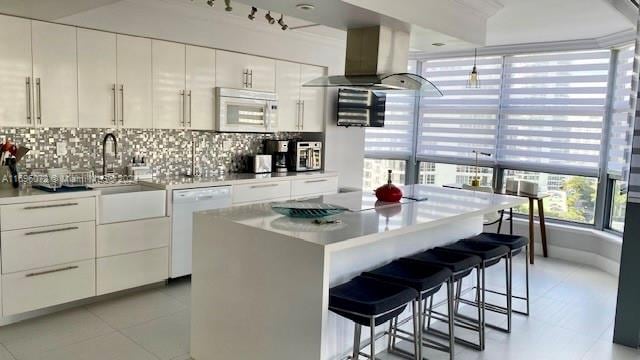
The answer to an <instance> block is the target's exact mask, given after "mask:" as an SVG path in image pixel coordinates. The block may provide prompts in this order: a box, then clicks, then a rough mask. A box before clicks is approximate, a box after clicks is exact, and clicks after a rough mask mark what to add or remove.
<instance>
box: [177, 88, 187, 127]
mask: <svg viewBox="0 0 640 360" xmlns="http://www.w3.org/2000/svg"><path fill="white" fill-rule="evenodd" d="M184 92H185V91H184V90H180V98H181V99H182V117H180V116H179V117H178V124H179V125H180V126H185V122H186V120H185V118H186V117H187V115H186V111H187V106H186V105H187V103H186V99H185V97H184Z"/></svg>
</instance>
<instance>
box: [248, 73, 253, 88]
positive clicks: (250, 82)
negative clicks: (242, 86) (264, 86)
mask: <svg viewBox="0 0 640 360" xmlns="http://www.w3.org/2000/svg"><path fill="white" fill-rule="evenodd" d="M249 87H250V88H252V89H253V70H249Z"/></svg>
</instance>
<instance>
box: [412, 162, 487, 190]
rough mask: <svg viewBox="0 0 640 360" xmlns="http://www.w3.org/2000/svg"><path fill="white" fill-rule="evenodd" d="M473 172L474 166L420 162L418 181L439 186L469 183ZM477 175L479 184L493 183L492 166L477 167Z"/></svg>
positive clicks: (473, 175) (473, 174)
mask: <svg viewBox="0 0 640 360" xmlns="http://www.w3.org/2000/svg"><path fill="white" fill-rule="evenodd" d="M475 174H476V173H475V166H461V165H455V164H443V163H432V162H421V163H420V171H419V179H418V183H419V184H430V185H441V186H442V185H454V184H457V185H462V184H467V185H470V184H471V180H473V178H474V177H475ZM478 176H480V184H481V186H491V184H492V183H493V169H492V168H487V167H480V168H478Z"/></svg>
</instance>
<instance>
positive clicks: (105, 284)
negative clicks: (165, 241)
mask: <svg viewBox="0 0 640 360" xmlns="http://www.w3.org/2000/svg"><path fill="white" fill-rule="evenodd" d="M168 264H169V248H168V247H163V248H158V249H153V250H147V251H140V252H134V253H130V254H124V255H118V256H109V257H105V258H99V259H97V260H96V293H97V294H98V295H103V294H108V293H112V292H115V291H120V290H125V289H130V288H133V287H137V286H142V285H147V284H153V283H156V282H159V281H163V280H166V279H168V278H169V265H168Z"/></svg>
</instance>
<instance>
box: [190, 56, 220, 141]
mask: <svg viewBox="0 0 640 360" xmlns="http://www.w3.org/2000/svg"><path fill="white" fill-rule="evenodd" d="M186 50H187V51H186V64H187V68H186V70H187V71H186V92H187V94H186V96H187V111H186V114H187V126H188V127H189V128H191V129H196V130H213V129H214V125H215V87H216V52H215V50H213V49H207V48H203V47H198V46H190V45H187V49H186Z"/></svg>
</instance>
